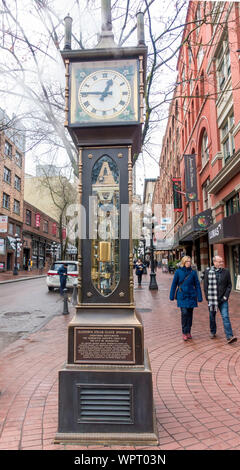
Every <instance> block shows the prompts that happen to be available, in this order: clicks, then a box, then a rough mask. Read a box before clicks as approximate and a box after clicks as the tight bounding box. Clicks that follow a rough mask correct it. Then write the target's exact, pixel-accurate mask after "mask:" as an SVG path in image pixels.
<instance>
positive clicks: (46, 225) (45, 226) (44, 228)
mask: <svg viewBox="0 0 240 470" xmlns="http://www.w3.org/2000/svg"><path fill="white" fill-rule="evenodd" d="M43 231H44V232H45V233H48V221H47V220H44V221H43Z"/></svg>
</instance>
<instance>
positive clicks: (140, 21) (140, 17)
mask: <svg viewBox="0 0 240 470" xmlns="http://www.w3.org/2000/svg"><path fill="white" fill-rule="evenodd" d="M137 38H138V46H141V45H143V44H144V45H145V37H144V14H143V12H142V11H139V12H138V13H137Z"/></svg>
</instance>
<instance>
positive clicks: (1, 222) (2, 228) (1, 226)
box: [0, 215, 8, 233]
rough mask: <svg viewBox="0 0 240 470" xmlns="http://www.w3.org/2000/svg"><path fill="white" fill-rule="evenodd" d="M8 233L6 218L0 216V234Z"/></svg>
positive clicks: (5, 216)
mask: <svg viewBox="0 0 240 470" xmlns="http://www.w3.org/2000/svg"><path fill="white" fill-rule="evenodd" d="M7 231H8V216H7V215H0V233H7Z"/></svg>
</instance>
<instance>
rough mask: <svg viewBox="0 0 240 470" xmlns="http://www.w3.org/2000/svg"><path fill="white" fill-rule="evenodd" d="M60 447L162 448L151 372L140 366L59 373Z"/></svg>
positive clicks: (74, 368) (57, 439)
mask: <svg viewBox="0 0 240 470" xmlns="http://www.w3.org/2000/svg"><path fill="white" fill-rule="evenodd" d="M54 442H55V443H56V444H57V443H68V444H69V443H72V444H86V445H88V444H104V445H107V444H108V445H119V444H120V443H121V444H122V445H141V446H142V445H158V436H157V427H156V419H155V409H154V404H153V387H152V372H151V367H150V362H149V358H148V353H147V351H145V354H144V364H143V365H142V366H119V365H118V366H103V365H101V366H97V365H92V366H76V365H72V364H68V365H66V366H65V368H64V369H62V370H61V371H59V426H58V432H57V434H56V436H55V441H54Z"/></svg>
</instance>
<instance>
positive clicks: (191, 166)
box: [184, 153, 198, 202]
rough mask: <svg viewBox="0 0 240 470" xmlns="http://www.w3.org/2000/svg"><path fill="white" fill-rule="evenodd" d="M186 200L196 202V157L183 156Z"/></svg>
mask: <svg viewBox="0 0 240 470" xmlns="http://www.w3.org/2000/svg"><path fill="white" fill-rule="evenodd" d="M184 165H185V189H186V200H187V201H190V202H194V201H198V194H197V168H196V155H195V154H194V153H193V154H191V155H186V154H185V155H184Z"/></svg>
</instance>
